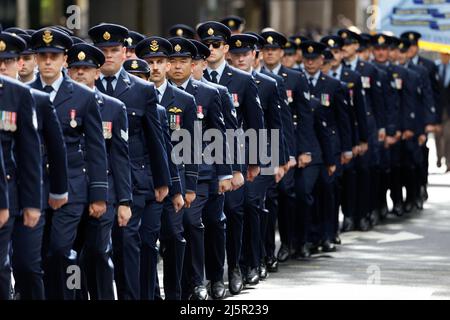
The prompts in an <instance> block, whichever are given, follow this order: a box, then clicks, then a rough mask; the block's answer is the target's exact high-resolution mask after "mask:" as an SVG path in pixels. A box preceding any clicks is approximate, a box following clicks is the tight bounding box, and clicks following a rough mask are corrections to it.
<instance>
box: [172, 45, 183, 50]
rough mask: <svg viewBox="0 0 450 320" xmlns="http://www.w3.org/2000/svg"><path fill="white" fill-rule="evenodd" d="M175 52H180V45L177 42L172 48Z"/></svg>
mask: <svg viewBox="0 0 450 320" xmlns="http://www.w3.org/2000/svg"><path fill="white" fill-rule="evenodd" d="M173 49H174V50H175V51H176V52H180V51H181V46H180V45H179V44H177V45H176V46H175V47H174V48H173Z"/></svg>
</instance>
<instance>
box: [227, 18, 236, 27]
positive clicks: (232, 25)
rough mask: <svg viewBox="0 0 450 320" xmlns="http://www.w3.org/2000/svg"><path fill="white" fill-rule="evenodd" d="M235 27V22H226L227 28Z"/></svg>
mask: <svg viewBox="0 0 450 320" xmlns="http://www.w3.org/2000/svg"><path fill="white" fill-rule="evenodd" d="M235 25H236V22H234V20H230V21H228V26H229V27H231V28H232V27H234V26H235Z"/></svg>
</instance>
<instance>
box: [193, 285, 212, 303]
mask: <svg viewBox="0 0 450 320" xmlns="http://www.w3.org/2000/svg"><path fill="white" fill-rule="evenodd" d="M189 300H208V290H206V287H205V286H197V287H195V288H194V292H193V293H192V294H191V296H190V297H189Z"/></svg>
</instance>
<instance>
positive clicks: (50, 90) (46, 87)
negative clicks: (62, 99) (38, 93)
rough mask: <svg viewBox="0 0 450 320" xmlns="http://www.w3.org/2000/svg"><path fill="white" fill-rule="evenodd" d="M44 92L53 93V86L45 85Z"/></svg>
mask: <svg viewBox="0 0 450 320" xmlns="http://www.w3.org/2000/svg"><path fill="white" fill-rule="evenodd" d="M44 92H47V93H52V92H53V87H52V86H45V87H44Z"/></svg>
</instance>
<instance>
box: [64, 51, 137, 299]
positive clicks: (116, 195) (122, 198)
mask: <svg viewBox="0 0 450 320" xmlns="http://www.w3.org/2000/svg"><path fill="white" fill-rule="evenodd" d="M104 62H105V56H104V55H103V52H101V51H100V50H99V49H97V48H96V47H94V46H92V45H89V44H85V43H80V44H76V45H74V46H73V47H72V48H71V49H70V50H69V52H68V58H67V64H68V74H69V76H70V77H71V78H72V80H74V81H76V82H78V83H82V84H85V85H86V86H88V87H89V88H91V89H93V90H94V91H95V93H96V99H97V103H98V105H99V110H100V114H101V117H102V125H103V137H104V139H105V145H106V153H107V155H108V171H107V172H108V187H109V190H108V206H107V210H106V213H105V214H104V215H102V216H101V217H100V218H99V219H94V218H92V217H89V218H88V219H87V222H86V225H85V230H84V232H85V234H86V235H85V237H84V243H83V250H82V253H81V257H80V262H81V263H80V264H81V266H82V270H83V273H84V274H85V275H86V280H87V290H88V292H89V296H90V298H91V299H92V300H114V289H113V280H114V270H113V264H112V240H111V231H112V228H113V224H114V221H115V220H116V212H117V223H116V224H117V225H118V227H123V226H126V225H127V223H128V220H129V219H130V218H131V210H130V205H131V201H132V189H131V177H130V174H131V168H130V159H129V155H128V119H127V114H126V108H125V105H124V104H123V103H122V102H120V101H119V100H117V99H115V98H112V97H109V96H107V95H105V94H103V93H101V92H100V91H98V89H97V88H96V87H95V81H96V80H97V78H98V77H99V75H100V67H101V66H102V65H103V64H104ZM86 298H87V297H86Z"/></svg>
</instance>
